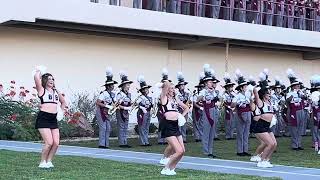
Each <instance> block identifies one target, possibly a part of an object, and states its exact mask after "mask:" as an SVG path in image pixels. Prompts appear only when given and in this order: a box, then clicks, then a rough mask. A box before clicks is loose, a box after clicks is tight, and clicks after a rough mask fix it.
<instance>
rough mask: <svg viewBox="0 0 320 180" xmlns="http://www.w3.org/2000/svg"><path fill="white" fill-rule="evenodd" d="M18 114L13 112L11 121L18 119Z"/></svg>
mask: <svg viewBox="0 0 320 180" xmlns="http://www.w3.org/2000/svg"><path fill="white" fill-rule="evenodd" d="M17 116H18V115H17V114H12V115H11V116H10V117H9V119H10V120H11V121H16V120H17Z"/></svg>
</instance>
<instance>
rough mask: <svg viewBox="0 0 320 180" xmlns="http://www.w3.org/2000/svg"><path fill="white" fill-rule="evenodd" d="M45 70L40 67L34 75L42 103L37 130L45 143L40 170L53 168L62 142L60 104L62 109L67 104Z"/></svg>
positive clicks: (36, 125)
mask: <svg viewBox="0 0 320 180" xmlns="http://www.w3.org/2000/svg"><path fill="white" fill-rule="evenodd" d="M45 70H46V68H45V67H43V66H38V67H37V68H36V71H35V74H34V82H35V85H36V90H37V93H38V97H39V99H40V102H41V105H40V111H39V113H38V116H37V120H36V123H35V128H36V129H38V131H39V132H40V135H41V137H42V139H43V141H44V146H43V148H42V152H41V162H40V164H39V168H53V167H54V166H53V164H52V159H53V157H54V155H55V154H56V151H57V149H58V146H59V141H60V133H59V128H58V121H57V114H58V103H59V102H60V103H61V109H64V108H65V106H66V103H65V100H64V97H63V96H62V94H61V93H59V92H58V91H57V89H56V88H55V81H54V78H53V76H52V74H50V73H45Z"/></svg>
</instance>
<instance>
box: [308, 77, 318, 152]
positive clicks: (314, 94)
mask: <svg viewBox="0 0 320 180" xmlns="http://www.w3.org/2000/svg"><path fill="white" fill-rule="evenodd" d="M310 84H311V107H312V114H311V117H312V120H313V121H312V122H313V125H312V128H311V130H312V142H313V146H314V149H315V151H318V154H320V151H319V147H320V131H319V127H320V76H319V75H314V76H312V77H311V80H310Z"/></svg>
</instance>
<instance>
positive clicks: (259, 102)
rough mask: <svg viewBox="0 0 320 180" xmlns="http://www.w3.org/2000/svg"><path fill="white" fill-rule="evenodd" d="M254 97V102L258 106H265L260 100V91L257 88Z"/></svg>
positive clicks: (254, 90)
mask: <svg viewBox="0 0 320 180" xmlns="http://www.w3.org/2000/svg"><path fill="white" fill-rule="evenodd" d="M253 95H254V101H255V102H256V104H257V106H258V107H259V108H261V107H262V106H263V102H262V100H261V99H260V98H259V94H258V90H257V88H254V89H253Z"/></svg>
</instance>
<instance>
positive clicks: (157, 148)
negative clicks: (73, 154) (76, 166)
mask: <svg viewBox="0 0 320 180" xmlns="http://www.w3.org/2000/svg"><path fill="white" fill-rule="evenodd" d="M221 139H222V138H221ZM188 140H189V143H187V144H186V155H188V156H196V157H207V156H204V155H203V154H202V153H201V144H200V143H196V142H193V141H192V140H191V137H190V139H188ZM277 141H278V150H277V153H275V154H274V156H273V158H272V160H271V161H272V163H274V164H281V165H290V166H302V167H314V168H319V167H320V155H317V154H316V153H315V152H314V150H313V149H312V148H311V137H310V136H306V137H303V147H304V148H305V150H303V151H293V150H291V148H290V138H284V137H282V138H277ZM150 142H151V143H152V146H151V147H143V146H139V143H138V140H137V139H129V144H130V145H132V146H133V148H129V149H124V150H129V151H141V152H153V153H162V152H163V150H164V148H165V146H164V145H158V144H157V142H156V139H154V138H152V139H151V141H150ZM110 143H111V149H122V148H119V147H118V144H117V140H111V142H110ZM62 144H66V145H72V146H84V147H97V144H98V142H97V141H81V142H64V143H62ZM256 146H257V140H256V139H255V138H250V149H249V151H250V152H251V153H254V150H255V148H256ZM214 153H215V154H216V155H217V157H218V158H219V159H231V160H240V161H248V159H249V158H248V157H239V156H237V155H236V141H235V140H228V141H227V140H221V141H215V144H214Z"/></svg>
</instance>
